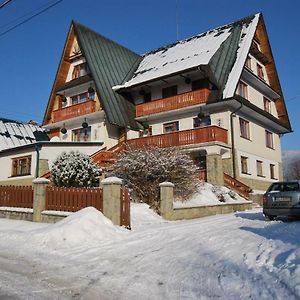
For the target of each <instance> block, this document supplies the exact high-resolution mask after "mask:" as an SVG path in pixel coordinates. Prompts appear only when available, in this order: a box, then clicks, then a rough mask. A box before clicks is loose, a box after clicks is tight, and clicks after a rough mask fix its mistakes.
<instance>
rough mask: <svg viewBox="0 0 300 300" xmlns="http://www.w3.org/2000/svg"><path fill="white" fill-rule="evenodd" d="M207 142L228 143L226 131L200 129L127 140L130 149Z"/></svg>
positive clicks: (221, 129)
mask: <svg viewBox="0 0 300 300" xmlns="http://www.w3.org/2000/svg"><path fill="white" fill-rule="evenodd" d="M207 142H223V143H225V144H227V143H228V137H227V130H226V129H224V128H221V127H218V126H208V127H201V128H195V129H189V130H183V131H175V132H170V133H165V134H159V135H151V136H147V137H142V138H137V139H132V140H128V141H127V144H128V145H129V147H130V148H131V149H138V148H143V147H159V148H165V147H175V146H186V145H194V144H201V143H207Z"/></svg>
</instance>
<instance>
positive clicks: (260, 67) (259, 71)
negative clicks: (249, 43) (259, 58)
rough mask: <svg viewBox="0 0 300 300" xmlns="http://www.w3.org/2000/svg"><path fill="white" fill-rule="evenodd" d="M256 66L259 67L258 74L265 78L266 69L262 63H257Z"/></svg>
mask: <svg viewBox="0 0 300 300" xmlns="http://www.w3.org/2000/svg"><path fill="white" fill-rule="evenodd" d="M256 67H257V75H258V77H260V78H261V79H263V80H264V79H265V76H264V70H263V67H262V66H261V65H260V64H258V63H257V64H256Z"/></svg>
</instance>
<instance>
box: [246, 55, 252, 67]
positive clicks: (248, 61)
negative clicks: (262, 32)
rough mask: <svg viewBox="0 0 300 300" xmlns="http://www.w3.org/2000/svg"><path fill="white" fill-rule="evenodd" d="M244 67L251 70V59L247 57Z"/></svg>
mask: <svg viewBox="0 0 300 300" xmlns="http://www.w3.org/2000/svg"><path fill="white" fill-rule="evenodd" d="M245 66H246V67H247V68H248V69H250V70H251V57H250V56H247V59H246V63H245Z"/></svg>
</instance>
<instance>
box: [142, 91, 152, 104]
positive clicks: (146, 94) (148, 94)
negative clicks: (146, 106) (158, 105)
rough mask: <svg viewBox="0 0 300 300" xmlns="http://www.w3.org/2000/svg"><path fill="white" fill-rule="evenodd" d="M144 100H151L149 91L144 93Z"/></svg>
mask: <svg viewBox="0 0 300 300" xmlns="http://www.w3.org/2000/svg"><path fill="white" fill-rule="evenodd" d="M143 98H144V102H150V101H151V92H148V93H145V94H144V97H143Z"/></svg>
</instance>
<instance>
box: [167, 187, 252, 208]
mask: <svg viewBox="0 0 300 300" xmlns="http://www.w3.org/2000/svg"><path fill="white" fill-rule="evenodd" d="M247 202H249V201H247V200H245V199H244V198H242V197H241V196H239V195H238V194H237V193H236V192H234V191H232V190H230V189H228V188H226V187H224V186H214V185H212V184H210V183H207V182H203V183H201V184H199V185H198V187H197V192H196V193H194V194H193V196H192V197H191V198H190V199H188V200H187V201H178V200H177V201H176V200H175V202H174V203H173V207H174V208H184V207H197V206H207V205H224V204H228V203H235V204H238V203H247Z"/></svg>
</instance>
